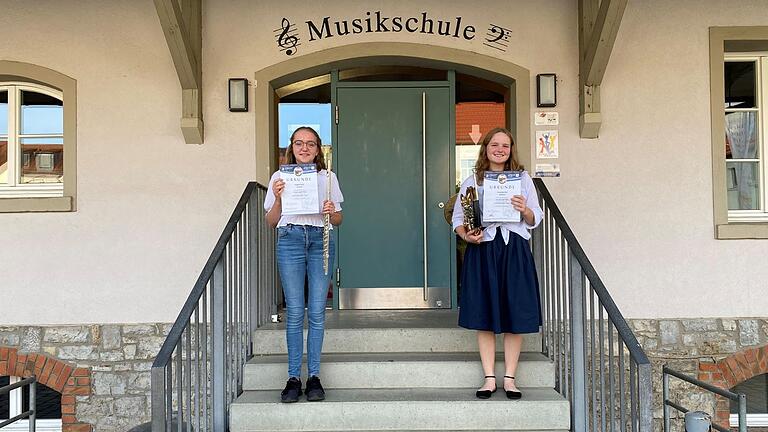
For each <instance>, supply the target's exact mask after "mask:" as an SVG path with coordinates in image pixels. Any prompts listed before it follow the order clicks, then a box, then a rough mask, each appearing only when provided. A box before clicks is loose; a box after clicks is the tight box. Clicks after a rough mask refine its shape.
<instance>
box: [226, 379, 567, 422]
mask: <svg viewBox="0 0 768 432" xmlns="http://www.w3.org/2000/svg"><path fill="white" fill-rule="evenodd" d="M520 390H521V391H522V392H523V399H521V400H516V401H511V400H508V399H507V398H506V397H505V395H504V392H503V391H498V392H496V394H494V395H493V397H491V398H490V399H488V400H480V399H477V398H475V395H474V392H475V389H474V388H450V389H446V388H414V389H354V390H351V389H350V390H332V389H329V390H328V391H327V395H326V400H325V401H323V402H315V403H311V402H307V401H306V399H304V398H303V397H302V399H300V401H299V402H297V403H293V404H284V403H280V402H279V392H276V391H274V390H271V391H246V392H243V393H242V394H241V395H240V397H238V398H237V400H236V401H235V402H234V403H233V404H232V406H231V408H230V430H231V431H232V432H251V431H253V432H255V431H298V430H301V431H404V430H412V431H437V430H440V431H444V430H454V431H459V430H461V431H466V430H472V431H480V430H507V431H519V432H522V431H539V432H543V431H550V432H554V431H567V430H568V429H569V426H570V425H569V423H570V415H569V407H568V401H567V400H565V399H563V398H562V396H560V395H559V394H558V393H557V392H555V391H554V390H552V389H546V388H521V389H520Z"/></svg>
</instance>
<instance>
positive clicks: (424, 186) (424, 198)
mask: <svg viewBox="0 0 768 432" xmlns="http://www.w3.org/2000/svg"><path fill="white" fill-rule="evenodd" d="M421 203H422V205H421V208H422V209H423V214H422V217H423V220H422V222H423V224H424V227H423V233H424V289H423V291H422V294H423V297H424V301H427V297H428V295H427V294H428V292H427V291H428V290H429V278H428V275H427V271H428V269H427V92H421Z"/></svg>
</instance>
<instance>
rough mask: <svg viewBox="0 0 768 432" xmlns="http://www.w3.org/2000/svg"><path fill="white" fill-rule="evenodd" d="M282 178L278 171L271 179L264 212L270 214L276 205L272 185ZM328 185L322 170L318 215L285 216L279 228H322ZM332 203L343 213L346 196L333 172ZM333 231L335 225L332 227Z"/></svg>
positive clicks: (318, 177)
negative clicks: (342, 208)
mask: <svg viewBox="0 0 768 432" xmlns="http://www.w3.org/2000/svg"><path fill="white" fill-rule="evenodd" d="M279 178H280V171H276V172H275V173H274V174H272V178H270V179H269V187H268V188H267V197H266V198H265V199H264V210H266V211H267V212H269V211H270V210H272V206H273V205H275V193H274V192H273V191H272V184H273V183H274V182H275V180H277V179H279ZM327 184H328V180H327V175H326V170H321V171H320V172H319V173H317V186H318V187H317V197H318V198H319V199H318V202H319V203H320V207H319V208H318V209H317V214H305V215H283V216H281V217H280V221H278V222H277V226H278V227H281V226H286V225H288V224H293V225H311V226H317V227H321V226H323V214H322V213H321V212H322V210H323V202H324V201H325V189H326V185H327ZM331 201H333V205H335V206H336V211H337V212H339V211H341V203H342V202H343V201H344V195H342V194H341V189H340V188H339V180H338V179H337V178H336V173H334V172H333V171H331ZM331 229H333V225H331Z"/></svg>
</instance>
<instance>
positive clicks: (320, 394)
mask: <svg viewBox="0 0 768 432" xmlns="http://www.w3.org/2000/svg"><path fill="white" fill-rule="evenodd" d="M304 393H305V394H306V395H307V400H308V401H310V402H318V401H321V400H325V390H324V389H323V385H322V384H320V377H318V376H315V375H312V376H311V377H309V379H308V380H307V388H306V389H304Z"/></svg>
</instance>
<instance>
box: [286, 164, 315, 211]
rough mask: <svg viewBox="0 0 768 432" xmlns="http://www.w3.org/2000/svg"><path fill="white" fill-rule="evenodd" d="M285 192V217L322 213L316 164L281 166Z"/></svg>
mask: <svg viewBox="0 0 768 432" xmlns="http://www.w3.org/2000/svg"><path fill="white" fill-rule="evenodd" d="M280 178H281V179H283V181H284V182H285V189H284V190H283V211H282V213H283V215H302V214H317V213H320V193H319V192H318V183H317V166H315V164H291V165H280Z"/></svg>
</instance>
